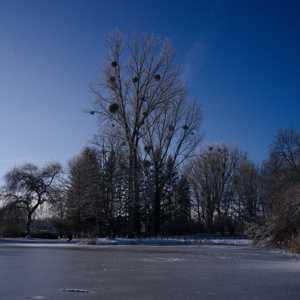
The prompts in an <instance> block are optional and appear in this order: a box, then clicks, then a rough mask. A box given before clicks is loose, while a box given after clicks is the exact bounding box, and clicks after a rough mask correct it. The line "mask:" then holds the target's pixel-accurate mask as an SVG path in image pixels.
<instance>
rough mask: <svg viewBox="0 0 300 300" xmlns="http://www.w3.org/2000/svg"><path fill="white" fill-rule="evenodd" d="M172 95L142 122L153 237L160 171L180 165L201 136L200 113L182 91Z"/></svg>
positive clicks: (161, 179) (163, 180) (161, 180)
mask: <svg viewBox="0 0 300 300" xmlns="http://www.w3.org/2000/svg"><path fill="white" fill-rule="evenodd" d="M183 89H184V88H183V87H182V91H181V93H180V95H178V94H175V95H174V97H173V98H171V99H170V100H171V101H170V102H169V103H166V105H165V107H163V108H162V109H161V110H160V111H158V112H157V114H153V115H152V116H150V117H149V118H148V119H147V120H146V124H145V127H144V128H143V130H144V134H143V138H142V141H143V145H144V157H143V160H147V161H150V162H151V164H152V165H153V173H154V188H155V190H154V196H153V216H152V218H153V234H154V235H157V234H158V233H159V232H160V220H161V216H160V214H161V212H160V210H161V201H162V194H163V190H164V186H165V184H166V181H167V180H168V178H167V177H166V176H164V168H165V167H166V164H167V163H171V165H172V166H169V167H172V168H174V169H176V168H178V167H179V166H180V165H182V164H183V163H184V162H185V161H186V160H187V159H188V158H190V157H191V155H192V154H193V153H194V150H195V149H196V147H197V146H198V145H199V143H200V140H201V135H200V133H199V127H200V121H201V116H200V111H199V106H198V105H197V103H196V102H194V103H192V104H190V103H189V102H188V99H187V96H186V93H185V92H184V90H183Z"/></svg>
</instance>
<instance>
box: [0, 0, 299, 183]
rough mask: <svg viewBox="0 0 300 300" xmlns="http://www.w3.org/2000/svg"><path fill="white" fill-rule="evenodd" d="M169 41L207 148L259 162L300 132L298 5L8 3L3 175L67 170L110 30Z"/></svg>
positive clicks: (0, 33) (3, 20)
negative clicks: (36, 168) (281, 136)
mask: <svg viewBox="0 0 300 300" xmlns="http://www.w3.org/2000/svg"><path fill="white" fill-rule="evenodd" d="M116 29H120V30H121V31H123V32H124V33H134V32H142V33H154V34H157V35H160V36H161V37H166V38H168V39H170V40H171V42H172V44H173V46H174V48H175V49H176V58H177V60H178V63H180V64H181V65H182V66H183V68H184V76H185V79H186V80H187V83H188V86H189V91H190V95H191V96H192V97H194V96H195V97H197V98H198V99H199V101H200V103H201V107H202V111H203V118H204V120H203V132H204V134H205V139H204V141H203V142H204V143H205V144H207V143H216V142H224V143H226V144H229V145H233V146H239V147H240V148H241V150H244V151H248V153H249V157H250V158H251V159H253V160H254V161H255V162H257V163H260V162H261V161H262V160H263V159H265V158H266V157H267V153H268V147H269V145H270V144H271V142H272V141H273V138H274V135H275V134H276V132H277V130H278V129H279V128H295V129H297V130H300V55H299V53H300V38H299V37H300V2H299V1H237V0H236V1H230V0H223V1H221V0H220V1H209V0H208V1H190V0H185V1H177V0H174V1H159V0H157V1H156V0H152V1H146V0H145V1H144V0H139V1H121V0H114V1H101V0H98V1H92V0H89V1H86V0H82V1H80V0H74V1H72V0H66V1H59V0H57V1H46V0H40V1H38V0H36V1H31V0H27V1H25V0H18V1H16V0H0V101H1V109H0V129H1V141H2V142H1V147H0V176H1V177H2V176H3V175H4V174H5V172H6V171H7V170H8V169H9V168H11V167H14V166H16V165H19V164H22V163H24V162H33V163H37V164H45V163H46V162H49V161H58V162H61V163H62V164H64V165H65V164H66V162H68V161H69V160H70V159H71V158H72V156H74V155H76V154H77V153H79V151H80V150H81V149H82V147H84V146H85V145H88V143H89V141H90V140H91V138H92V136H93V134H95V133H96V129H97V121H96V119H95V118H93V117H92V116H90V115H88V114H86V113H84V109H86V108H88V107H89V106H91V104H92V103H93V101H94V96H93V94H92V93H91V92H90V90H89V86H90V84H91V83H92V82H95V81H96V80H97V79H98V78H99V76H100V71H101V63H102V62H103V59H104V57H105V37H106V35H107V34H108V33H110V32H112V31H113V30H116Z"/></svg>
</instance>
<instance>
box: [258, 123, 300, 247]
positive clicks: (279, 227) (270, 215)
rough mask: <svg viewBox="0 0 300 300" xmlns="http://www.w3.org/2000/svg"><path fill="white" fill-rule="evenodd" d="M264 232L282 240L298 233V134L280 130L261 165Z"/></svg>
mask: <svg viewBox="0 0 300 300" xmlns="http://www.w3.org/2000/svg"><path fill="white" fill-rule="evenodd" d="M262 180H263V181H262V183H263V193H262V197H263V205H264V210H265V215H266V226H265V234H266V235H269V238H271V240H272V241H273V242H274V243H285V244H288V242H289V241H291V240H293V239H295V237H296V236H297V234H300V230H299V228H300V227H299V224H300V211H299V209H298V208H299V199H300V196H299V186H300V133H298V132H297V131H295V130H292V129H281V130H279V132H278V134H277V136H276V138H275V141H274V143H273V144H272V146H271V149H270V155H269V158H268V159H267V160H266V161H265V162H264V164H263V167H262Z"/></svg>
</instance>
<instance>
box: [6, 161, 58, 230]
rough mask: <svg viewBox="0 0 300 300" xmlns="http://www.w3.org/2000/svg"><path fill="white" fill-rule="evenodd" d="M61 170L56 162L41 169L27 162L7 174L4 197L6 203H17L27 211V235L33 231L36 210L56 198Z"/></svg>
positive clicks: (16, 204)
mask: <svg viewBox="0 0 300 300" xmlns="http://www.w3.org/2000/svg"><path fill="white" fill-rule="evenodd" d="M61 172H62V168H61V166H60V165H59V164H56V163H54V164H49V165H47V166H46V167H44V168H41V169H40V168H38V167H37V166H35V165H33V164H26V165H24V166H21V167H17V168H14V169H12V170H11V171H9V172H8V173H7V174H6V176H5V187H4V194H3V197H4V199H5V201H6V205H15V206H16V207H18V208H20V209H22V210H24V211H25V212H26V218H27V222H26V231H27V235H30V233H31V223H32V219H33V215H34V213H35V212H36V210H37V209H38V208H39V207H40V206H41V205H42V204H44V203H45V202H51V201H54V200H55V199H54V196H55V195H56V187H57V183H58V179H59V176H60V174H61Z"/></svg>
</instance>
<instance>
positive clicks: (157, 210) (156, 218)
mask: <svg viewBox="0 0 300 300" xmlns="http://www.w3.org/2000/svg"><path fill="white" fill-rule="evenodd" d="M153 200H154V201H153V234H154V235H155V236H156V235H158V234H160V225H161V224H160V218H161V188H160V182H159V171H158V170H155V193H154V199H153Z"/></svg>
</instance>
